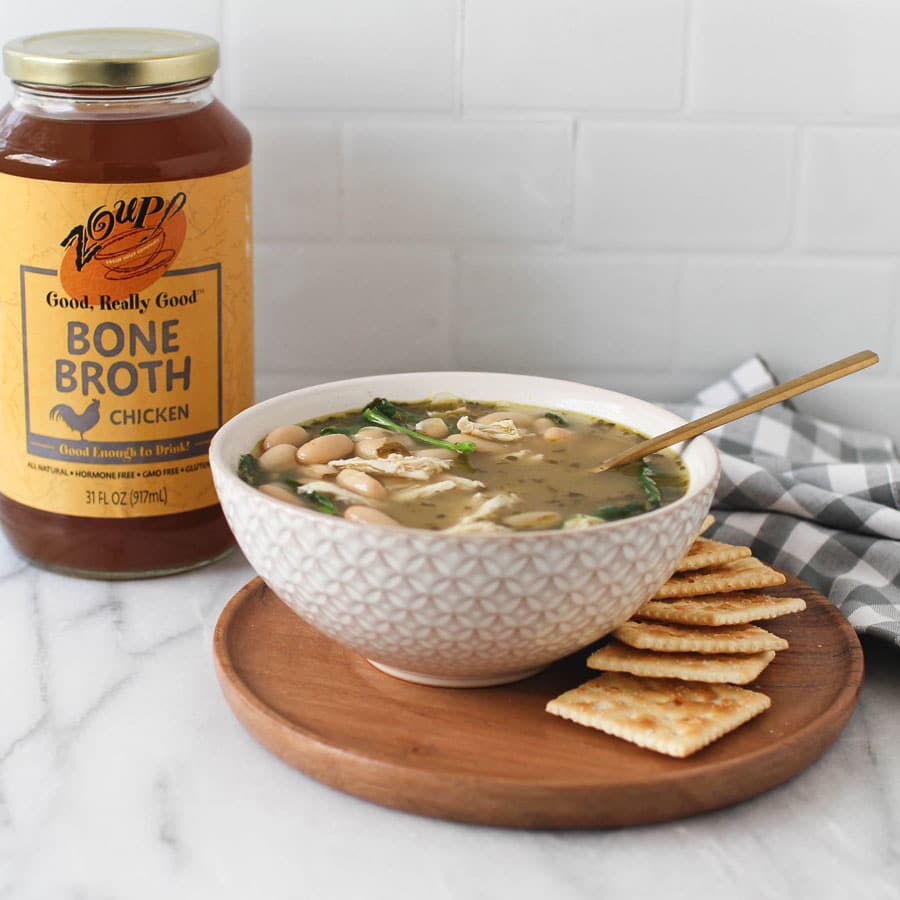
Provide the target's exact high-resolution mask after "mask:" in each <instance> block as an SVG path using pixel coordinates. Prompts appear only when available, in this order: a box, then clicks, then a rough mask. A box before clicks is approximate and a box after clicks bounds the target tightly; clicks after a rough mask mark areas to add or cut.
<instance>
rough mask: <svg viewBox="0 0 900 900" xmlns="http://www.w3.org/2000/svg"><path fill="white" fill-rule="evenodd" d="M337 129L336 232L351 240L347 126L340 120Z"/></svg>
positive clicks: (339, 235) (336, 125) (336, 123)
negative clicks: (348, 212) (348, 223)
mask: <svg viewBox="0 0 900 900" xmlns="http://www.w3.org/2000/svg"><path fill="white" fill-rule="evenodd" d="M334 124H335V127H336V131H337V165H336V167H335V172H336V176H335V177H336V182H337V183H336V184H335V191H336V192H337V198H336V199H337V203H336V211H335V223H334V227H335V232H336V233H337V235H338V237H340V238H342V239H344V240H350V236H349V235H348V233H347V128H346V125H345V123H344V122H341V121H340V120H338V121H336V122H335V123H334Z"/></svg>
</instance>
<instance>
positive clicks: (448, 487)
mask: <svg viewBox="0 0 900 900" xmlns="http://www.w3.org/2000/svg"><path fill="white" fill-rule="evenodd" d="M483 487H484V483H483V482H481V481H475V480H474V479H472V478H462V477H461V476H459V475H450V476H448V477H447V478H442V479H441V480H440V481H432V482H430V483H429V484H418V485H415V486H414V487H400V488H398V489H397V490H395V491H394V492H393V493H392V494H391V500H399V501H400V503H410V502H412V501H413V500H422V499H423V498H425V497H432V496H433V495H434V494H443V493H444V492H445V491H452V490H456V489H457V488H458V489H459V490H461V491H475V490H479V489H481V488H483Z"/></svg>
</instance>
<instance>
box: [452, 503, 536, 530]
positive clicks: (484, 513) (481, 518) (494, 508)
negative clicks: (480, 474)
mask: <svg viewBox="0 0 900 900" xmlns="http://www.w3.org/2000/svg"><path fill="white" fill-rule="evenodd" d="M473 499H474V500H477V501H478V506H476V507H475V509H473V510H472V511H471V512H469V513H466V515H464V516H463V517H462V518H461V519H460V520H459V521H458V522H456V523H455V524H453V525H451V526H450V528H446V529H444V530H445V531H450V530H451V529H456V530H459V529H460V528H461V527H463V526H466V525H471V524H472V523H473V522H486V521H488V520H489V519H492V518H493V517H494V516H497V515H499V514H500V513H501V512H503V511H504V510H506V509H510V508H511V507H513V506H516V505H517V504H518V503H520V502H521V498H520V497H519V495H518V494H496V495H494V496H493V497H489V498H488V499H487V500H485V499H483V498H482V497H481V495H480V494H476V495H475V496H474V497H473Z"/></svg>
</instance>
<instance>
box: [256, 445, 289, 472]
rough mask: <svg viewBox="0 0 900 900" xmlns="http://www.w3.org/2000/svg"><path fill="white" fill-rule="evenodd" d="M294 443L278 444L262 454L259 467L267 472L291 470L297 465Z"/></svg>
mask: <svg viewBox="0 0 900 900" xmlns="http://www.w3.org/2000/svg"><path fill="white" fill-rule="evenodd" d="M296 452H297V448H296V447H295V446H294V445H293V444H276V445H275V446H274V447H270V448H269V449H268V450H266V452H265V453H263V454H262V456H260V458H259V460H258V462H259V467H260V468H261V469H264V470H265V471H266V472H290V471H291V470H292V469H294V468H295V467H296V465H297V460H296V457H295V454H296Z"/></svg>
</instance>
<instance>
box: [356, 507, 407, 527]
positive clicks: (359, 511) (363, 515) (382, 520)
mask: <svg viewBox="0 0 900 900" xmlns="http://www.w3.org/2000/svg"><path fill="white" fill-rule="evenodd" d="M344 518H345V519H350V521H351V522H364V523H366V524H371V525H399V524H400V523H399V522H398V521H397V520H396V519H392V518H391V517H390V516H389V515H388V514H387V513H383V512H381V510H379V509H372V507H371V506H348V507H347V508H346V509H345V510H344Z"/></svg>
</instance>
